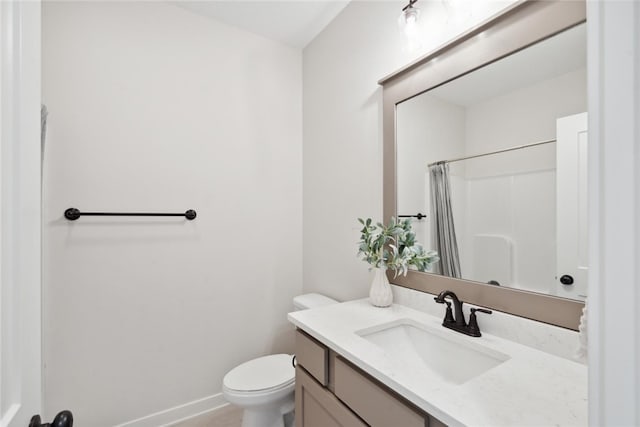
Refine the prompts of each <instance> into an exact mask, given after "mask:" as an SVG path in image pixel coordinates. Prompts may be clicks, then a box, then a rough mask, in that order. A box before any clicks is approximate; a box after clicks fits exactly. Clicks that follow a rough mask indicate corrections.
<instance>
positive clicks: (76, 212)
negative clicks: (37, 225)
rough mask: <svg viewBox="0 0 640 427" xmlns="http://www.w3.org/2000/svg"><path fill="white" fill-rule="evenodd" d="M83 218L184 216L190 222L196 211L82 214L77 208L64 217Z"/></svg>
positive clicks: (65, 213)
mask: <svg viewBox="0 0 640 427" xmlns="http://www.w3.org/2000/svg"><path fill="white" fill-rule="evenodd" d="M81 216H183V217H185V218H187V219H188V220H190V221H191V220H192V219H195V217H196V211H194V210H193V209H189V210H188V211H186V212H184V213H161V212H157V213H156V212H80V211H79V210H78V209H76V208H69V209H67V210H66V211H64V217H65V218H67V219H68V220H69V221H75V220H76V219H78V218H80V217H81Z"/></svg>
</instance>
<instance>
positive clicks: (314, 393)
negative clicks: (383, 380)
mask: <svg viewBox="0 0 640 427" xmlns="http://www.w3.org/2000/svg"><path fill="white" fill-rule="evenodd" d="M296 360H297V367H296V417H295V418H296V427H360V426H372V427H396V426H402V427H444V424H442V423H441V422H440V421H438V420H436V419H435V418H433V417H431V416H430V415H428V414H426V413H425V412H423V411H421V410H419V409H417V408H416V407H415V406H413V405H412V404H411V403H409V402H407V401H405V400H404V399H403V398H402V397H400V396H398V395H396V394H395V393H393V392H392V391H391V390H389V389H388V388H386V387H385V386H384V385H382V384H380V383H379V382H377V381H376V380H375V379H373V378H371V377H369V376H368V375H367V374H366V373H364V372H362V371H361V370H360V369H358V368H357V367H355V366H353V365H352V364H351V363H349V362H348V361H347V360H345V359H343V358H342V357H340V355H339V354H336V353H335V352H333V351H331V350H329V349H328V348H327V347H326V346H324V345H323V344H322V343H320V342H318V341H317V340H315V339H314V338H312V337H310V336H309V335H307V334H306V333H305V332H303V331H301V330H298V331H296Z"/></svg>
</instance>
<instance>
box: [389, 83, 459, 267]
mask: <svg viewBox="0 0 640 427" xmlns="http://www.w3.org/2000/svg"><path fill="white" fill-rule="evenodd" d="M465 123H466V111H465V109H464V107H462V106H460V105H456V104H454V103H451V102H447V101H444V100H442V99H440V98H438V97H435V96H429V95H428V94H423V95H422V96H416V97H415V98H412V99H410V100H408V101H405V102H403V103H402V104H400V105H398V107H397V111H396V138H397V140H398V147H397V150H396V165H397V170H398V171H401V172H402V173H398V175H397V177H396V178H397V199H398V200H397V204H398V214H399V215H406V214H410V215H415V214H416V213H418V212H421V213H423V214H425V213H426V214H427V218H426V219H421V220H417V219H415V218H413V219H412V220H411V223H412V228H413V230H414V231H415V233H416V238H417V239H418V241H419V242H420V243H421V244H422V245H423V246H424V247H425V248H426V249H433V250H437V248H436V246H435V240H432V230H431V228H432V225H433V223H434V218H433V215H432V213H433V212H432V211H431V185H430V184H429V183H430V179H431V177H430V175H429V167H428V164H429V163H431V162H435V161H438V160H445V159H451V158H455V157H459V156H460V155H461V153H464V150H465ZM461 167H464V166H463V165H461ZM464 185H465V184H464V177H460V176H456V175H453V176H451V187H452V196H453V197H452V199H453V200H452V202H451V203H452V205H453V214H454V223H455V224H456V226H457V227H458V228H457V230H456V231H457V233H458V235H460V234H461V232H462V228H463V227H464V225H465V224H464V221H463V219H464V212H465V210H466V209H465V206H464V203H465V191H464V189H465V187H464ZM458 240H459V239H458ZM438 267H439V264H435V265H434V266H433V268H434V269H435V271H436V272H437V271H440V270H439V268H438Z"/></svg>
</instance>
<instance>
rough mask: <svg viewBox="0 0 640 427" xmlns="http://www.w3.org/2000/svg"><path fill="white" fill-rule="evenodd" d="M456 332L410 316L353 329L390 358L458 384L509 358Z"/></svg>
mask: <svg viewBox="0 0 640 427" xmlns="http://www.w3.org/2000/svg"><path fill="white" fill-rule="evenodd" d="M455 333H457V332H454V331H451V330H448V329H446V330H444V329H443V330H437V329H433V328H429V327H427V326H424V325H420V324H417V323H415V322H412V321H411V320H401V321H395V322H393V323H387V324H383V325H378V326H375V327H372V328H367V329H364V330H361V331H357V332H356V334H358V335H360V336H361V337H363V338H364V339H366V340H368V341H370V342H372V343H373V344H375V345H377V346H379V347H381V348H382V349H383V350H384V351H385V352H386V353H387V354H388V355H389V356H390V357H391V358H394V359H395V360H398V361H399V362H401V363H403V364H411V365H413V366H416V367H417V369H422V370H426V373H427V374H429V375H431V376H437V377H439V378H440V379H442V380H444V381H446V382H448V383H451V384H462V383H465V382H467V381H469V380H470V379H472V378H474V377H476V376H478V375H480V374H483V373H484V372H486V371H488V370H489V369H491V368H494V367H496V366H498V365H500V364H501V363H504V362H505V361H506V360H508V359H509V356H507V355H505V354H503V353H500V352H497V351H495V350H492V349H489V348H486V347H484V346H483V345H482V344H480V343H475V342H470V339H473V340H481V338H467V337H465V336H464V335H462V336H460V337H456V336H452V335H451V334H455Z"/></svg>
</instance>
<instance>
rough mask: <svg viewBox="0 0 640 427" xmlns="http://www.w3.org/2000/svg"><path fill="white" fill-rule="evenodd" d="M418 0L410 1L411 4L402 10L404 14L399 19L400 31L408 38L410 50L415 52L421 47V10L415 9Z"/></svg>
mask: <svg viewBox="0 0 640 427" xmlns="http://www.w3.org/2000/svg"><path fill="white" fill-rule="evenodd" d="M417 1H418V0H409V4H407V5H406V6H405V7H403V8H402V13H401V14H400V18H399V19H398V24H399V25H400V29H401V30H402V32H403V33H404V35H405V36H406V37H407V41H408V42H409V49H410V50H413V49H415V48H417V47H419V46H420V37H419V36H418V28H417V23H418V16H419V15H420V9H418V8H417V7H413V5H414V4H415V3H416V2H417Z"/></svg>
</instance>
